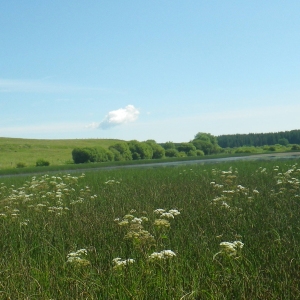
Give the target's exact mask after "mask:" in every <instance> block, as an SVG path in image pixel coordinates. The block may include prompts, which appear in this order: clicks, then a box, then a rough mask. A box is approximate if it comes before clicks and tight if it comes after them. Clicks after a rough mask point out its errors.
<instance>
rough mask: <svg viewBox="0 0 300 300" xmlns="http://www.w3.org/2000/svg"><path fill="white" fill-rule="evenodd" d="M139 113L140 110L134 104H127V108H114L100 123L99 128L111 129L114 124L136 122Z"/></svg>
mask: <svg viewBox="0 0 300 300" xmlns="http://www.w3.org/2000/svg"><path fill="white" fill-rule="evenodd" d="M139 114H140V112H139V111H138V109H136V108H135V107H134V106H133V105H127V106H126V107H125V108H119V109H117V110H112V111H110V112H109V113H108V114H107V115H106V117H105V118H104V120H103V121H102V122H100V123H99V124H98V128H100V129H109V128H111V127H114V126H118V125H122V124H126V123H130V122H134V121H135V120H136V119H137V118H138V116H139ZM94 125H95V124H94Z"/></svg>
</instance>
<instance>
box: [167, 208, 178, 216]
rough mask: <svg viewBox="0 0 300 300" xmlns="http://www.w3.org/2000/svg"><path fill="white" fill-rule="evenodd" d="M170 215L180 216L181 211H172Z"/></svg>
mask: <svg viewBox="0 0 300 300" xmlns="http://www.w3.org/2000/svg"><path fill="white" fill-rule="evenodd" d="M169 213H170V214H172V215H173V216H178V215H180V211H178V210H177V209H170V210H169Z"/></svg>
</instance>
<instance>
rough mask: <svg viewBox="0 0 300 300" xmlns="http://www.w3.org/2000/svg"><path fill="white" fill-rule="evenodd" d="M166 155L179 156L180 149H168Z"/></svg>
mask: <svg viewBox="0 0 300 300" xmlns="http://www.w3.org/2000/svg"><path fill="white" fill-rule="evenodd" d="M165 155H166V157H177V155H178V151H177V150H176V149H167V150H166V152H165Z"/></svg>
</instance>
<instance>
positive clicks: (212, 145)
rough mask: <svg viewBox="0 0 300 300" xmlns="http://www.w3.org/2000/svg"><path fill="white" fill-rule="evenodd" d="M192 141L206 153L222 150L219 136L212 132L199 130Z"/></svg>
mask: <svg viewBox="0 0 300 300" xmlns="http://www.w3.org/2000/svg"><path fill="white" fill-rule="evenodd" d="M192 143H193V145H194V146H195V147H196V149H197V150H202V151H203V152H204V153H205V154H206V155H207V154H212V153H219V152H221V148H220V146H219V145H218V140H217V138H216V137H215V136H213V135H212V134H210V133H204V132H198V133H197V134H196V135H195V138H194V139H193V140H192Z"/></svg>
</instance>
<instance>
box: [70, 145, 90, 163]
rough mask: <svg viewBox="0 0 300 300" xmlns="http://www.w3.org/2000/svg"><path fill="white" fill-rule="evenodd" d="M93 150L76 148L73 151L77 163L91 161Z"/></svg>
mask: <svg viewBox="0 0 300 300" xmlns="http://www.w3.org/2000/svg"><path fill="white" fill-rule="evenodd" d="M90 156H91V151H90V150H89V148H75V149H73V151H72V158H73V161H74V163H75V164H83V163H87V162H89V161H90Z"/></svg>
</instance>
